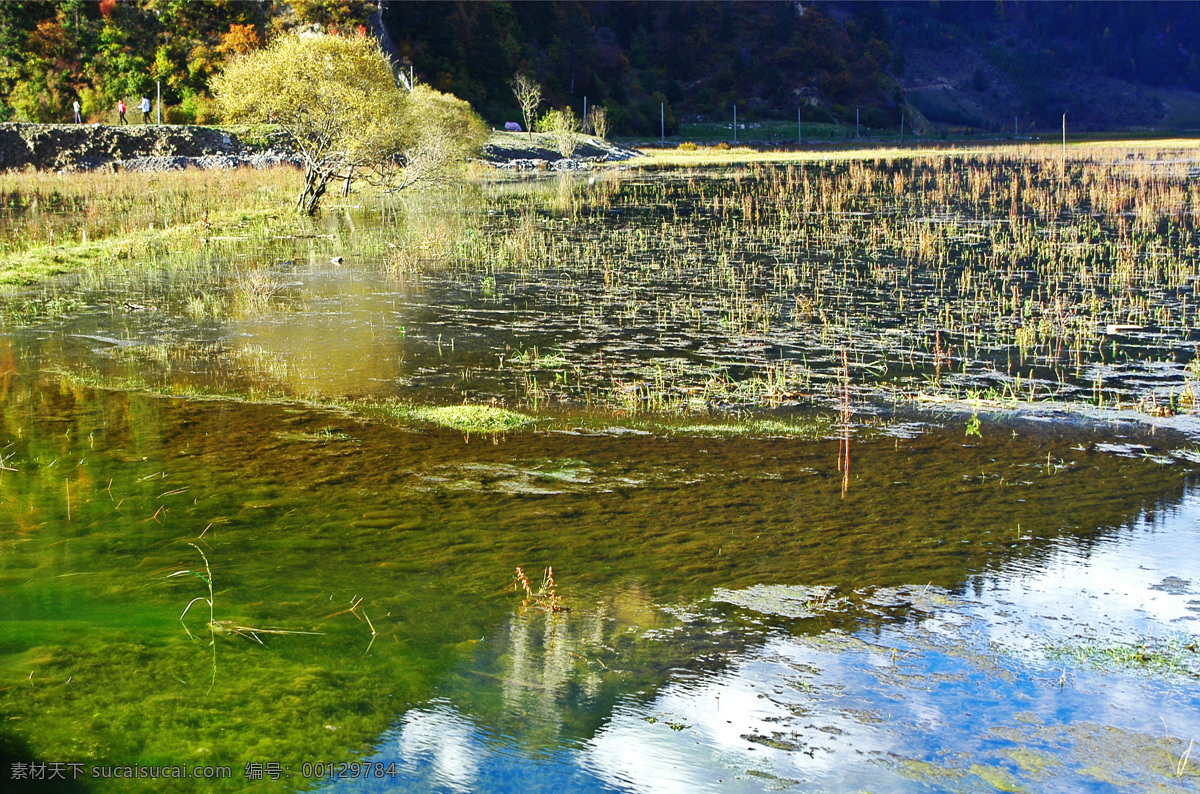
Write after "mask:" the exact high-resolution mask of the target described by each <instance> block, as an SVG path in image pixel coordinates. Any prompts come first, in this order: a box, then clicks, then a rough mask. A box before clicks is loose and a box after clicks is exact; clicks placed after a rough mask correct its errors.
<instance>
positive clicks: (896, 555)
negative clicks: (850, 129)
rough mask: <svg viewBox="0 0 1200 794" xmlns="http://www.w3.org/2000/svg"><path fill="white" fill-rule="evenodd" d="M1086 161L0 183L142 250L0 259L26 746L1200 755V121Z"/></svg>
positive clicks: (458, 754) (916, 777)
mask: <svg viewBox="0 0 1200 794" xmlns="http://www.w3.org/2000/svg"><path fill="white" fill-rule="evenodd" d="M734 154H735V155H737V154H738V153H734ZM1059 155H1060V150H1058V149H1037V148H1011V149H994V150H968V151H945V152H915V153H914V152H909V153H901V152H894V153H887V152H883V153H871V152H867V153H861V152H860V153H856V154H854V155H853V156H841V155H838V156H832V155H831V156H823V155H822V156H817V155H803V156H799V155H798V156H795V157H793V159H792V161H790V162H779V163H773V162H737V161H736V160H734V159H731V160H730V161H729V162H726V163H724V164H720V165H716V166H708V167H695V166H691V165H682V166H671V165H667V164H663V163H660V164H656V165H652V166H650V167H646V168H641V169H628V170H621V171H610V172H604V171H598V172H594V173H590V174H584V175H583V176H570V177H566V178H550V179H531V180H530V179H520V178H511V177H508V178H499V177H494V176H493V175H491V174H490V173H488V172H487V171H486V169H483V168H480V169H479V170H477V171H476V173H475V177H476V179H475V181H474V182H473V183H472V184H470V185H469V186H465V187H463V188H461V189H456V190H452V191H441V192H432V193H427V194H420V195H411V196H406V197H403V198H400V197H396V196H391V195H385V194H372V193H361V194H354V195H352V196H350V197H348V198H347V199H345V200H344V203H341V204H338V203H334V202H330V203H327V204H326V205H325V208H324V211H323V212H322V213H321V214H319V215H317V216H315V217H307V216H303V215H299V214H296V213H294V212H292V211H291V206H292V204H293V203H294V202H295V194H296V190H297V189H298V187H299V176H298V175H297V174H296V173H295V172H289V171H275V172H271V171H265V172H255V171H237V172H232V173H229V174H223V175H219V176H217V175H212V174H207V173H205V172H184V173H181V174H174V175H170V176H166V175H160V176H153V177H152V176H146V175H136V174H115V175H103V174H80V175H46V174H40V175H33V174H25V175H9V176H5V177H3V178H2V179H3V180H4V181H3V182H2V184H3V186H4V194H5V195H6V196H7V198H6V201H5V207H6V216H5V218H4V220H3V223H2V224H0V225H2V226H3V229H2V231H3V239H4V245H5V246H7V248H6V249H5V250H6V252H7V253H10V254H12V256H11V257H6V258H5V260H4V261H5V262H6V263H22V262H25V263H28V262H34V261H35V260H36V261H40V262H43V263H48V262H50V260H51V259H52V258H53V257H54V256H55V255H56V254H55V252H56V251H58V250H60V249H66V248H68V247H69V246H76V248H72V249H71V250H74V251H79V250H82V249H79V248H78V246H82V245H83V244H84V239H85V237H86V244H87V245H89V246H90V245H97V246H99V247H100V249H101V250H105V251H116V252H118V253H115V254H112V255H111V256H110V257H108V258H105V257H99V258H95V257H90V256H89V255H87V254H86V252H85V253H80V254H79V259H78V260H75V259H63V261H61V262H56V263H54V264H53V265H52V266H51V265H50V264H43V265H38V266H36V267H35V266H34V265H30V264H24V265H20V267H19V268H18V267H17V266H16V265H15V264H14V265H6V266H7V267H10V268H13V269H12V270H11V271H5V272H10V273H11V277H6V282H5V283H6V284H7V285H8V286H7V287H5V290H6V291H5V293H4V296H3V301H2V303H3V313H2V316H3V330H2V335H0V588H3V591H4V593H5V596H6V597H5V599H4V602H3V606H2V607H0V751H2V753H0V754H2V755H3V759H2V760H3V761H4V764H3V768H2V771H3V772H4V773H5V774H7V773H8V772H9V770H10V768H11V763H12V762H15V761H20V762H25V761H45V762H77V763H83V764H85V765H89V767H90V766H91V765H101V766H102V765H113V764H121V763H138V764H147V765H149V764H189V765H194V764H221V765H225V764H228V765H230V767H231V770H232V775H231V778H230V779H229V780H228V781H225V782H217V783H214V782H211V781H203V783H201V782H200V781H185V782H184V788H188V787H189V785H188V784H192V785H190V788H191V790H197V791H199V790H205V791H207V790H214V789H215V790H222V789H223V788H224V789H228V790H241V789H243V788H245V787H246V786H247V785H248V784H250V782H251V781H248V780H247V778H246V771H247V768H248V767H247V765H248V764H269V763H270V764H275V763H278V764H279V765H280V767H279V768H278V771H279V776H278V778H277V779H273V778H272V777H271V775H270V774H267V773H265V772H264V776H263V779H262V780H261V781H259V780H255V781H253V782H254V784H255V785H258V786H260V787H262V788H263V789H264V790H281V791H286V790H308V789H313V788H317V789H321V790H343V789H345V790H355V791H362V790H367V791H372V790H381V791H382V790H393V789H395V788H406V789H413V790H436V791H443V790H495V789H498V788H502V787H504V786H505V785H508V784H509V782H510V781H512V780H522V781H532V782H529V783H528V784H527V786H526V788H527V790H534V791H537V790H546V791H552V790H553V791H563V790H571V791H611V790H650V789H653V790H663V789H668V790H681V789H684V788H687V789H691V790H701V791H703V790H736V791H762V790H789V789H794V790H806V789H809V788H814V787H819V788H823V789H827V790H845V791H858V790H880V789H886V790H889V791H913V792H916V791H978V790H984V791H987V790H1028V791H1038V790H1055V789H1057V790H1085V791H1086V790H1092V791H1109V790H1114V789H1115V790H1129V791H1134V790H1139V791H1140V790H1148V789H1149V790H1161V791H1195V790H1196V789H1197V787H1198V785H1200V775H1198V773H1197V765H1196V763H1195V761H1194V759H1193V758H1192V755H1193V753H1194V743H1193V740H1194V739H1197V738H1200V722H1198V721H1197V718H1196V715H1197V714H1198V713H1200V701H1198V700H1197V696H1196V688H1195V684H1196V678H1197V675H1198V674H1200V652H1198V651H1197V650H1196V649H1197V644H1196V643H1197V638H1198V637H1200V611H1198V609H1197V602H1198V601H1200V584H1198V583H1200V570H1198V569H1197V567H1196V562H1195V561H1196V560H1198V559H1200V548H1197V542H1198V541H1200V536H1198V535H1197V534H1196V530H1195V527H1196V520H1197V516H1198V515H1200V502H1198V501H1197V495H1196V492H1195V489H1194V470H1195V467H1196V465H1197V464H1198V463H1200V450H1198V447H1197V439H1196V432H1197V431H1196V427H1195V425H1194V420H1193V418H1192V415H1193V414H1194V411H1195V398H1196V396H1197V395H1200V391H1198V390H1200V372H1198V369H1197V368H1198V367H1200V363H1197V361H1200V359H1197V357H1196V356H1195V349H1194V345H1195V343H1196V339H1195V330H1194V327H1195V325H1196V312H1195V307H1194V304H1195V289H1196V283H1197V273H1196V272H1195V267H1196V264H1195V263H1196V256H1195V254H1196V245H1197V240H1196V229H1195V227H1194V221H1193V211H1194V206H1195V202H1196V201H1197V196H1196V193H1195V190H1194V187H1193V185H1192V182H1193V180H1192V178H1191V172H1190V169H1191V168H1192V167H1193V166H1192V161H1193V159H1194V158H1193V155H1194V150H1193V148H1192V147H1191V145H1190V144H1185V143H1173V142H1172V143H1165V144H1162V143H1160V144H1143V145H1139V146H1136V147H1131V148H1122V149H1117V148H1111V147H1109V148H1105V147H1078V148H1073V149H1071V150H1070V151H1069V152H1068V157H1067V159H1066V160H1065V170H1064V161H1063V160H1061V159H1059ZM206 224H207V225H206ZM121 252H123V253H121ZM22 257H26V258H22ZM80 263H82V264H80ZM39 268H40V269H39ZM56 269H57V270H63V271H69V272H66V273H64V274H63V275H59V276H52V275H51V273H52V272H53V271H54V270H56ZM31 282H32V283H31ZM635 756H636V758H637V759H639V761H638V763H634V762H633V761H632V759H633V758H634V757H635ZM368 762H369V763H370V764H371V765H372V766H371V767H370V768H371V770H372V771H373V776H372V777H371V778H370V779H366V778H364V777H362V775H361V774H360V775H359V778H358V779H356V780H353V781H350V780H344V779H343V780H338V779H335V778H333V777H331V776H330V774H331V769H330V767H329V766H328V765H329V764H340V763H347V764H351V763H356V764H360V765H361V764H363V763H368ZM306 764H307V765H308V766H306ZM316 764H323V765H324V766H320V767H318V766H315V765H316ZM362 768H363V767H362V766H359V767H357V769H359V770H361V769H362ZM250 769H251V771H253V767H251V768H250ZM272 769H274V768H272ZM374 770H382V774H383V776H382V777H381V778H376V777H374ZM5 782H6V783H9V782H12V781H8V780H6V781H5ZM81 782H84V783H86V785H85V786H84V788H85V789H87V790H122V791H124V790H130V788H131V787H130V784H129V783H128V782H122V783H121V784H117V783H116V782H114V781H111V780H103V779H95V780H92V779H89V780H87V781H81ZM31 788H33V789H36V786H34V785H32V784H31ZM132 789H133V790H146V791H153V790H160V789H161V783H160V782H159V783H156V782H155V781H148V780H143V781H135V782H134V783H133V784H132Z"/></svg>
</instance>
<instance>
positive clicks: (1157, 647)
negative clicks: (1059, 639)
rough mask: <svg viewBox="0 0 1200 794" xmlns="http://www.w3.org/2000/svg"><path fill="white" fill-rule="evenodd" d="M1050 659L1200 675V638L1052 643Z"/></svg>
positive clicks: (1109, 668) (1048, 652)
mask: <svg viewBox="0 0 1200 794" xmlns="http://www.w3.org/2000/svg"><path fill="white" fill-rule="evenodd" d="M1046 655H1047V658H1050V659H1053V660H1067V661H1072V662H1075V663H1076V664H1081V665H1087V666H1090V667H1095V668H1097V669H1100V670H1107V671H1116V670H1144V671H1148V672H1154V673H1160V674H1163V675H1183V676H1187V677H1191V678H1197V677H1200V640H1197V639H1196V638H1195V637H1190V636H1186V635H1176V636H1172V637H1167V638H1149V639H1146V640H1143V641H1141V642H1101V641H1096V640H1084V641H1081V642H1078V643H1052V644H1050V645H1048V646H1046Z"/></svg>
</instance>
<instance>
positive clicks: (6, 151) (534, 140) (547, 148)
mask: <svg viewBox="0 0 1200 794" xmlns="http://www.w3.org/2000/svg"><path fill="white" fill-rule="evenodd" d="M247 137H248V136H247V135H246V134H245V133H243V134H241V135H239V133H238V132H237V131H235V130H226V129H219V128H216V127H189V126H181V125H171V126H158V125H153V124H129V125H122V126H113V125H109V124H22V123H17V122H9V123H3V124H0V171H12V170H17V171H20V170H27V169H36V170H39V171H91V170H97V169H111V170H125V171H175V170H179V169H183V168H188V167H193V168H203V169H229V168H237V167H239V166H243V165H248V166H252V167H257V168H262V167H266V166H272V165H280V164H291V165H300V162H301V161H300V158H299V157H298V156H297V155H296V154H295V153H294V152H293V151H291V150H289V148H288V147H287V146H286V145H285V144H284V142H283V141H282V139H281V138H280V136H278V135H276V136H265V137H264V136H262V135H261V134H255V135H251V136H249V137H251V138H253V140H247ZM638 154H639V152H637V151H635V150H633V149H628V148H625V147H622V146H617V145H616V144H613V143H610V142H608V141H605V140H603V139H596V138H581V139H580V145H579V147H578V149H577V150H576V151H575V153H574V156H573V157H570V158H566V157H563V156H562V155H561V154H560V153H559V152H558V151H557V149H555V148H554V145H553V141H552V139H551V138H550V136H547V135H539V134H535V135H533V136H532V137H529V136H526V135H524V134H520V135H518V134H513V133H503V132H497V133H495V134H493V136H492V138H491V140H489V141H488V143H487V144H485V145H484V151H483V152H482V155H483V157H482V160H483V161H484V162H487V163H490V164H491V165H494V166H497V167H500V168H508V169H516V170H552V171H563V170H573V169H582V168H590V167H592V165H593V164H594V163H601V162H615V161H620V160H627V159H629V158H631V157H636V156H638Z"/></svg>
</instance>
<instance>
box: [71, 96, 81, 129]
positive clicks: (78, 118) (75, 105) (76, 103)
mask: <svg viewBox="0 0 1200 794" xmlns="http://www.w3.org/2000/svg"><path fill="white" fill-rule="evenodd" d="M71 109H72V110H74V111H75V123H76V124H82V123H83V116H81V115H79V100H78V99H76V100H75V101H74V102H72V103H71Z"/></svg>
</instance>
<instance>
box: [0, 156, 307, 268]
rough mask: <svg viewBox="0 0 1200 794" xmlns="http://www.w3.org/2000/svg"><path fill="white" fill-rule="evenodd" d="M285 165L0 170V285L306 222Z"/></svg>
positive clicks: (186, 250)
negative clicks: (293, 207) (226, 168)
mask: <svg viewBox="0 0 1200 794" xmlns="http://www.w3.org/2000/svg"><path fill="white" fill-rule="evenodd" d="M300 179H301V177H300V174H299V173H298V172H297V171H296V170H295V169H294V168H289V167H282V168H273V169H262V170H254V169H238V170H234V171H201V170H186V171H172V172H166V173H130V172H124V173H106V172H85V173H65V174H57V173H49V172H25V173H8V174H3V175H0V207H2V210H0V212H2V214H0V285H4V286H9V287H12V286H20V285H29V284H34V283H39V282H43V281H45V280H46V279H48V278H50V277H52V276H54V275H57V274H62V273H76V272H92V273H112V272H120V271H122V270H125V269H129V268H134V267H146V268H155V267H159V266H161V265H162V264H163V263H165V262H167V261H171V262H175V263H186V262H189V261H191V262H195V261H198V260H202V259H204V258H206V257H207V256H208V255H209V254H210V253H211V252H212V251H213V250H214V248H215V247H219V245H220V244H221V243H222V242H230V241H236V242H242V241H246V240H247V239H249V238H251V237H254V236H263V235H270V234H287V233H294V232H296V231H302V230H306V229H308V228H309V227H310V226H311V224H312V221H311V220H309V219H307V218H303V217H300V216H298V215H296V214H295V213H292V212H291V211H290V210H291V204H292V202H293V201H294V199H295V194H296V193H297V191H298V190H299V186H300Z"/></svg>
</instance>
